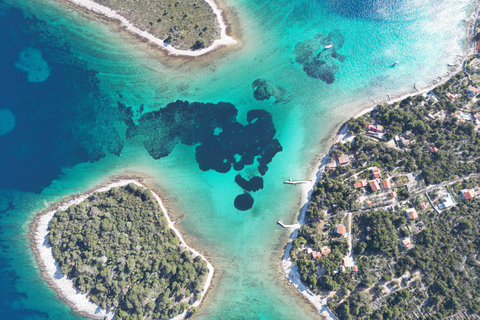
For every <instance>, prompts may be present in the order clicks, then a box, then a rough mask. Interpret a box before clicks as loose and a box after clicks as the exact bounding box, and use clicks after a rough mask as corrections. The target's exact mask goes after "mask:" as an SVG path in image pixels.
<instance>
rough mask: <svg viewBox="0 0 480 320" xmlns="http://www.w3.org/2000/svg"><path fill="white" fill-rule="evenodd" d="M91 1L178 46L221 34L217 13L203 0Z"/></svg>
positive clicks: (199, 44)
mask: <svg viewBox="0 0 480 320" xmlns="http://www.w3.org/2000/svg"><path fill="white" fill-rule="evenodd" d="M94 1H95V2H97V3H99V4H101V5H104V6H106V7H109V8H111V9H113V10H115V11H117V12H118V13H119V14H120V15H121V16H123V17H125V18H126V19H127V20H128V21H130V22H131V23H132V24H133V25H134V26H135V27H137V28H139V29H140V30H144V31H147V32H148V33H150V34H152V35H154V36H155V37H156V38H158V39H161V40H164V41H165V42H167V43H169V44H171V45H172V46H173V47H175V48H177V49H182V50H197V49H201V48H203V47H208V46H209V45H210V44H212V43H213V41H214V40H215V39H218V38H220V27H219V26H218V22H217V16H216V15H215V13H214V12H213V10H212V7H210V5H209V4H208V3H207V2H206V1H205V0H198V1H194V0H184V1H177V0H162V1H154V0H152V1H136V0H94Z"/></svg>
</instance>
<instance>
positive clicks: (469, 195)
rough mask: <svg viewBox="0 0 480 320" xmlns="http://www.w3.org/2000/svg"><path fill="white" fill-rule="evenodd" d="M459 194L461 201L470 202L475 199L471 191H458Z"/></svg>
mask: <svg viewBox="0 0 480 320" xmlns="http://www.w3.org/2000/svg"><path fill="white" fill-rule="evenodd" d="M460 194H461V195H462V199H463V200H470V199H472V198H474V197H475V194H474V193H473V190H471V189H463V190H461V191H460Z"/></svg>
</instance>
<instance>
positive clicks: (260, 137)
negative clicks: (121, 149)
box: [118, 100, 282, 210]
mask: <svg viewBox="0 0 480 320" xmlns="http://www.w3.org/2000/svg"><path fill="white" fill-rule="evenodd" d="M118 107H119V111H120V114H122V115H123V118H124V122H125V123H126V124H127V125H128V129H127V132H126V137H127V139H131V138H134V137H136V136H139V135H140V136H144V137H145V140H144V143H143V144H144V147H145V149H146V150H147V152H148V153H149V154H150V156H152V157H153V158H154V159H160V158H163V157H166V156H168V155H169V154H170V153H171V152H172V150H173V148H174V147H175V146H176V145H177V143H181V144H184V145H189V146H193V145H195V146H196V147H195V160H196V161H197V163H198V167H199V168H200V170H202V171H208V170H214V171H216V172H219V173H227V172H229V171H230V170H231V169H232V168H233V169H234V170H235V171H242V170H243V169H244V168H245V167H246V166H251V165H254V164H255V165H256V166H257V171H258V173H259V174H260V175H261V176H263V175H265V173H266V172H267V171H268V164H269V163H270V162H271V161H272V159H273V157H274V156H275V155H276V154H277V153H278V152H280V151H282V146H281V145H280V142H279V141H278V140H277V139H275V138H274V137H275V134H276V130H275V125H274V124H273V121H272V116H271V114H270V113H268V112H267V111H265V110H250V111H248V112H247V119H246V120H247V124H246V125H243V124H241V123H239V122H238V121H237V113H238V110H237V109H236V108H235V106H234V105H233V104H231V103H225V102H219V103H217V104H213V103H200V102H191V103H190V102H188V101H180V100H177V101H175V102H173V103H169V104H168V105H167V106H166V107H165V108H162V109H160V110H158V111H153V112H147V113H144V114H142V115H141V116H140V118H139V119H138V124H135V123H134V122H133V120H132V109H131V108H130V107H127V106H125V105H123V104H120V103H119V104H118ZM235 181H236V182H237V184H238V185H239V186H240V187H241V188H242V189H243V190H244V192H245V194H242V195H241V196H238V197H237V199H236V200H235V201H234V205H235V207H236V208H237V209H238V210H248V209H250V208H252V206H253V197H251V195H249V194H248V192H255V191H258V190H259V189H261V188H263V179H262V178H261V177H258V176H256V177H252V178H251V179H250V180H245V179H243V178H242V177H241V176H240V178H236V179H235Z"/></svg>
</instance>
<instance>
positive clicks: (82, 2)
mask: <svg viewBox="0 0 480 320" xmlns="http://www.w3.org/2000/svg"><path fill="white" fill-rule="evenodd" d="M65 1H67V2H69V3H71V4H74V5H76V6H79V7H82V8H85V9H87V10H89V11H92V12H94V13H96V14H100V15H102V16H104V17H107V18H109V19H112V20H116V21H119V22H120V23H121V24H122V26H123V27H125V29H126V30H127V31H129V32H131V33H133V34H135V35H137V36H140V37H142V38H144V39H146V40H148V41H149V42H150V43H152V44H154V45H156V46H158V47H160V48H161V49H164V50H165V51H166V52H167V53H168V54H169V55H172V56H187V57H198V56H201V55H204V54H206V53H210V52H214V51H216V50H218V49H219V48H221V47H223V46H230V45H236V44H238V41H237V40H235V39H234V38H232V37H230V36H228V35H227V24H226V22H225V19H224V17H223V11H222V10H221V9H220V8H219V7H218V5H217V3H216V2H215V1H214V0H205V1H206V2H207V3H208V4H209V5H210V7H212V10H213V12H214V13H215V15H216V16H217V21H218V24H219V27H220V30H221V31H220V39H216V40H215V41H214V42H213V44H212V45H210V46H209V47H207V48H203V49H201V50H195V51H188V50H179V49H175V48H173V47H172V46H170V45H168V46H165V44H164V42H163V40H161V39H158V38H156V37H154V36H153V35H151V34H150V33H148V32H146V31H142V30H140V29H138V28H136V27H135V26H134V25H133V24H132V23H130V21H128V20H127V19H126V18H124V17H123V16H121V15H120V14H118V13H117V12H116V11H114V10H112V9H110V8H108V7H105V6H102V5H100V4H98V3H96V2H93V1H91V0H65Z"/></svg>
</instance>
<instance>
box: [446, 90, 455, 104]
mask: <svg viewBox="0 0 480 320" xmlns="http://www.w3.org/2000/svg"><path fill="white" fill-rule="evenodd" d="M446 96H447V98H448V99H450V100H451V101H452V102H453V101H455V97H454V96H453V94H451V93H450V92H447V94H446Z"/></svg>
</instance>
